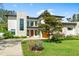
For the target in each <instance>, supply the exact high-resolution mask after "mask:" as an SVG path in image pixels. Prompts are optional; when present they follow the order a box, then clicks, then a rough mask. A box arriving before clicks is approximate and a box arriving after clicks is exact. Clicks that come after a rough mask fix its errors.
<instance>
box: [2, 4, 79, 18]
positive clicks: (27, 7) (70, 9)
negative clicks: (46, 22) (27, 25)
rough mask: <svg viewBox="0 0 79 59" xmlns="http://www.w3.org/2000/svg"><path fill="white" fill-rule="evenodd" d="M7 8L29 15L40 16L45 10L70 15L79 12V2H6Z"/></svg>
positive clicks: (55, 13) (5, 6)
mask: <svg viewBox="0 0 79 59" xmlns="http://www.w3.org/2000/svg"><path fill="white" fill-rule="evenodd" d="M3 6H4V8H5V9H9V10H15V11H25V12H26V14H27V15H28V16H38V15H40V13H42V12H43V11H44V10H48V11H49V12H50V13H51V14H54V15H60V16H65V17H66V18H67V17H70V16H72V15H73V14H74V13H78V12H79V3H16V4H14V3H5V4H3Z"/></svg>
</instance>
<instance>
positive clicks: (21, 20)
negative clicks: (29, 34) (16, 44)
mask: <svg viewBox="0 0 79 59" xmlns="http://www.w3.org/2000/svg"><path fill="white" fill-rule="evenodd" d="M20 30H24V19H22V18H21V19H20Z"/></svg>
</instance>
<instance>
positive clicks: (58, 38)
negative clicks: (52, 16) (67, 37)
mask: <svg viewBox="0 0 79 59" xmlns="http://www.w3.org/2000/svg"><path fill="white" fill-rule="evenodd" d="M62 39H63V35H61V34H60V33H55V34H53V36H52V38H51V39H50V41H51V42H52V41H53V42H56V43H61V40H62Z"/></svg>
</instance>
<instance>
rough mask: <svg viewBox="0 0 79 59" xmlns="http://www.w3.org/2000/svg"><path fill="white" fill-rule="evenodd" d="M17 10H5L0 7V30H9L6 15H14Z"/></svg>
mask: <svg viewBox="0 0 79 59" xmlns="http://www.w3.org/2000/svg"><path fill="white" fill-rule="evenodd" d="M15 13H16V12H15V11H12V10H5V9H3V8H1V9H0V32H3V31H4V30H7V28H8V27H7V23H8V22H7V21H8V19H7V17H6V16H5V15H14V14H15Z"/></svg>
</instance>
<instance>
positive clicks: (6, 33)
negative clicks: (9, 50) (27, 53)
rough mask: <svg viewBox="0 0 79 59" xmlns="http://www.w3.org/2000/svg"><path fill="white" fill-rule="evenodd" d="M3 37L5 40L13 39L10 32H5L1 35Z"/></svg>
mask: <svg viewBox="0 0 79 59" xmlns="http://www.w3.org/2000/svg"><path fill="white" fill-rule="evenodd" d="M3 37H4V38H5V39H8V38H13V37H14V35H13V34H12V32H9V31H6V32H5V33H4V34H3Z"/></svg>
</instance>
